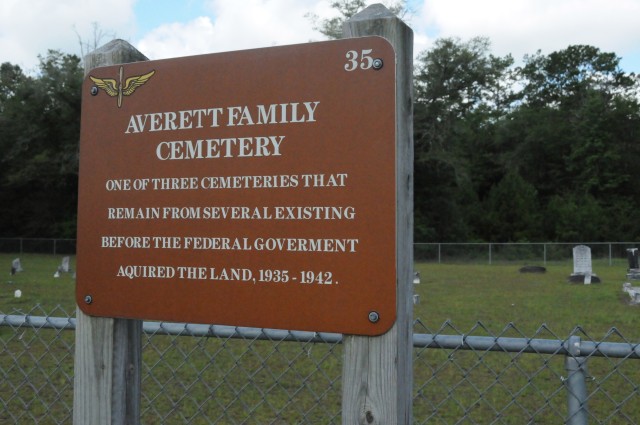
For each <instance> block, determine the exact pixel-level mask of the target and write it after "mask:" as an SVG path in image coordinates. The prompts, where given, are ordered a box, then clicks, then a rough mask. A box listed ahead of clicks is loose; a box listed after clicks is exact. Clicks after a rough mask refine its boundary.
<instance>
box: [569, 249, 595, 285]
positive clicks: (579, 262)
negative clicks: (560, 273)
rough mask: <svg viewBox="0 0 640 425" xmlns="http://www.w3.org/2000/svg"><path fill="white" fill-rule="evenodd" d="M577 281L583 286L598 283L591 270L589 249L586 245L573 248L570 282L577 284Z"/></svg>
mask: <svg viewBox="0 0 640 425" xmlns="http://www.w3.org/2000/svg"><path fill="white" fill-rule="evenodd" d="M577 279H580V280H581V281H582V282H583V283H584V284H585V285H589V284H591V282H600V279H599V278H598V277H597V276H596V275H595V274H594V273H593V270H592V266H591V248H589V247H588V246H586V245H577V246H574V247H573V273H572V274H571V278H570V280H571V281H572V282H577V281H578V280H577Z"/></svg>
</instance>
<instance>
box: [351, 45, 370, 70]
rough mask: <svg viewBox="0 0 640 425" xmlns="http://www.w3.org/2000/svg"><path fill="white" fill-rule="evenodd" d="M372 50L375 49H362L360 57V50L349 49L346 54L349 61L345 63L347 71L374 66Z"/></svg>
mask: <svg viewBox="0 0 640 425" xmlns="http://www.w3.org/2000/svg"><path fill="white" fill-rule="evenodd" d="M372 51H373V49H363V50H361V51H360V57H359V58H358V52H356V51H355V50H349V51H348V52H347V54H346V57H347V63H345V64H344V69H345V71H354V70H356V69H358V68H360V69H369V68H371V67H372V66H373V58H372V57H371V56H369V54H370V53H371V52H372Z"/></svg>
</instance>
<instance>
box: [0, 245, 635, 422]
mask: <svg viewBox="0 0 640 425" xmlns="http://www.w3.org/2000/svg"><path fill="white" fill-rule="evenodd" d="M16 257H18V255H8V254H1V255H0V264H6V274H4V275H2V278H1V279H0V312H2V313H18V314H22V313H29V314H32V315H46V314H50V313H54V315H56V316H63V315H64V314H62V311H64V312H66V313H68V314H70V315H73V314H74V313H75V300H74V291H75V287H74V282H73V277H72V275H71V274H63V275H62V276H61V277H59V278H54V277H53V275H54V272H55V271H56V269H57V267H58V265H59V264H60V262H61V260H62V256H50V255H31V254H29V255H21V256H19V257H20V258H21V260H22V265H23V267H24V269H25V271H24V272H23V273H19V274H16V275H14V276H10V275H9V267H10V264H11V260H12V259H13V258H16ZM521 265H522V264H517V263H515V262H514V263H505V264H500V265H495V264H494V265H478V264H428V263H421V264H417V265H416V270H417V271H420V274H421V277H422V283H421V284H420V285H416V286H415V287H414V289H415V292H416V293H417V294H419V295H420V302H419V303H418V304H417V305H416V306H415V312H414V318H415V319H419V320H420V322H421V323H422V325H417V326H416V328H415V332H418V333H436V332H438V333H441V334H449V335H451V334H463V333H464V334H471V335H477V336H486V335H494V336H498V335H501V336H509V337H535V338H545V339H556V338H559V339H564V338H566V337H567V336H569V334H570V333H571V332H572V331H574V329H575V328H576V327H577V326H580V327H581V328H582V329H583V330H582V331H578V332H577V334H578V335H579V336H581V337H582V338H584V339H590V340H594V341H598V340H601V339H603V338H604V339H606V340H607V341H610V342H616V341H622V340H624V338H626V339H627V340H631V341H640V326H639V325H640V314H639V313H640V310H639V309H638V307H636V306H630V305H628V303H627V298H628V296H627V295H626V294H625V293H623V292H622V283H623V282H624V281H625V274H626V263H625V262H623V261H620V262H619V263H617V264H614V265H613V266H609V265H608V264H606V263H602V264H599V263H594V271H595V272H596V273H597V274H598V276H599V277H600V278H601V280H602V283H600V284H592V285H588V286H586V285H576V284H569V283H567V281H566V280H567V277H568V276H569V274H570V273H571V271H572V264H571V262H566V263H554V264H550V265H548V266H547V272H546V273H545V274H523V273H519V272H518V269H519V268H520V266H521ZM71 267H72V268H75V258H73V257H72V258H71ZM638 286H640V284H639V285H638ZM16 289H20V290H21V291H22V297H21V298H14V291H15V290H16ZM35 306H38V307H37V308H34V307H35ZM58 306H61V308H62V310H55V309H56V308H57V307H58ZM445 322H447V323H448V324H447V326H445V327H443V323H445ZM478 323H482V325H479V324H478ZM545 326H546V327H547V328H548V329H549V330H547V328H545ZM612 327H615V328H616V329H618V330H619V332H620V333H621V334H622V335H623V336H624V338H621V337H619V336H617V335H611V334H608V332H609V330H610V329H611V328H612ZM143 344H144V345H145V349H144V353H143V357H144V366H143V367H144V370H143V412H142V420H143V423H148V424H156V423H157V424H161V423H162V424H172V423H176V424H180V423H184V422H185V421H186V420H188V419H192V418H193V421H194V422H193V423H199V422H198V421H199V419H198V417H199V415H202V414H206V415H207V417H208V418H209V419H210V420H213V419H215V418H218V420H219V421H220V423H244V422H246V423H283V424H284V423H301V422H305V421H307V422H313V423H338V422H339V410H340V391H341V382H340V374H341V367H342V361H341V357H342V347H341V346H339V345H338V346H331V345H329V344H309V343H290V342H279V341H250V340H249V341H247V340H227V339H221V338H189V337H179V336H145V337H144V339H143ZM72 347H73V332H68V331H58V330H44V329H41V330H38V331H37V332H31V331H28V330H15V329H10V328H7V327H0V377H2V378H3V379H0V381H1V382H0V394H16V395H17V396H16V397H14V398H12V399H11V401H10V402H7V401H6V400H5V403H6V406H7V408H8V409H11V412H14V409H18V411H20V409H23V410H24V411H25V412H30V413H29V415H32V416H29V415H27V413H23V414H24V415H26V416H19V417H20V418H21V419H22V420H27V418H32V417H36V418H37V421H36V422H38V423H55V422H56V421H57V422H65V421H66V420H67V419H68V414H69V409H70V405H71V403H72V383H71V382H70V381H69V380H68V379H67V378H66V376H70V375H71V374H72V371H73V362H72V357H73V353H72ZM7 353H8V355H5V354H7ZM414 353H415V366H414V383H415V384H414V393H415V400H414V417H415V419H416V421H415V422H416V423H422V422H423V421H425V420H427V419H429V421H428V423H456V422H457V421H458V420H460V419H461V418H463V417H466V418H467V422H465V423H491V422H493V421H496V420H497V423H504V424H520V423H541V424H546V423H562V422H563V421H564V418H565V417H566V400H567V392H566V389H565V388H564V383H563V377H566V376H567V371H566V370H565V366H564V360H565V358H564V356H563V355H556V356H551V355H540V354H524V353H487V352H477V351H462V350H435V349H424V350H422V349H416V350H415V351H414ZM36 364H37V365H38V366H37V367H34V365H36ZM638 366H640V364H638V362H637V361H635V360H627V361H621V360H617V359H602V358H592V359H589V360H588V373H589V379H588V391H589V394H590V399H589V410H590V413H591V414H592V415H593V418H594V422H596V421H600V422H602V423H631V422H628V421H627V420H626V419H625V416H624V415H626V416H628V417H631V418H638V417H640V403H637V402H638V398H639V395H638V383H640V368H638ZM27 382H28V383H30V384H28V385H27V384H26V383H27ZM34 387H35V388H38V390H37V391H33V388H34ZM0 398H3V399H4V397H3V396H0ZM21 400H30V401H28V403H25V402H23V401H21ZM617 405H618V407H616V406H617ZM25 406H26V407H25ZM635 406H639V407H638V408H636V407H635ZM612 412H617V413H615V414H613V415H612ZM13 414H14V415H17V414H16V413H13ZM609 415H612V416H611V417H609ZM498 418H499V419H498ZM4 421H6V423H11V422H10V419H9V416H8V414H7V413H6V412H5V413H0V423H5V422H4ZM47 421H50V422H47Z"/></svg>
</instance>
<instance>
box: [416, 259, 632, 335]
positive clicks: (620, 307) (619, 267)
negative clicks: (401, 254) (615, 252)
mask: <svg viewBox="0 0 640 425" xmlns="http://www.w3.org/2000/svg"><path fill="white" fill-rule="evenodd" d="M520 267H521V265H515V264H507V265H477V264H475V265H460V264H419V265H417V266H416V270H417V271H420V274H421V277H422V283H421V284H420V285H415V292H416V293H417V294H419V295H420V303H419V304H418V305H416V306H415V310H414V318H416V319H421V321H422V322H423V323H424V324H425V325H426V326H427V327H428V328H429V329H430V330H431V331H434V332H435V331H437V330H438V329H439V327H440V326H441V325H442V323H444V322H445V321H447V320H449V321H451V322H452V323H453V325H454V326H455V327H456V328H457V329H459V330H461V331H462V332H465V333H466V332H468V331H469V329H471V328H472V327H473V326H474V325H475V324H476V323H477V322H482V323H483V324H484V325H485V326H487V327H488V328H489V329H490V330H491V331H492V332H493V333H495V334H497V333H500V332H501V331H502V329H503V328H504V327H505V325H507V324H509V323H513V324H514V325H515V327H516V328H517V329H519V330H520V331H521V332H522V333H523V334H524V335H526V336H533V334H534V333H535V332H536V331H537V330H538V329H539V328H540V326H542V325H546V326H547V327H548V328H549V329H551V330H552V331H553V332H554V333H556V334H557V335H558V336H560V337H562V338H564V337H566V336H567V335H569V333H570V332H571V331H572V330H573V329H574V328H575V327H576V326H580V327H582V328H583V329H584V330H586V332H588V333H589V335H590V336H591V337H592V338H594V339H600V338H603V337H604V336H605V335H606V334H607V332H608V331H609V330H610V328H612V327H615V328H616V329H618V330H619V331H620V332H621V333H622V334H623V335H624V336H625V337H626V338H628V339H631V340H636V341H640V308H639V307H638V306H630V305H629V304H628V302H627V301H628V299H629V297H628V295H627V294H626V293H624V292H622V284H623V283H624V282H625V278H626V267H625V265H624V264H622V263H620V264H614V265H613V266H608V265H602V266H599V267H597V268H595V267H594V272H595V273H596V274H597V275H598V277H600V279H601V280H602V283H598V284H591V285H582V284H570V283H567V277H568V276H569V275H570V274H571V272H572V265H571V264H570V263H563V264H552V265H547V272H546V273H544V274H535V273H519V269H520ZM638 286H640V282H638Z"/></svg>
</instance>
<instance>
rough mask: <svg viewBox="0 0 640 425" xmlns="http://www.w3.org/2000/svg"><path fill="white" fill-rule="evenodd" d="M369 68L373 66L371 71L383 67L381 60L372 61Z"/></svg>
mask: <svg viewBox="0 0 640 425" xmlns="http://www.w3.org/2000/svg"><path fill="white" fill-rule="evenodd" d="M371 66H373V69H376V70H377V69H380V68H382V67H383V66H384V62H383V61H382V59H380V58H376V59H374V60H373V63H372V64H371Z"/></svg>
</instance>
